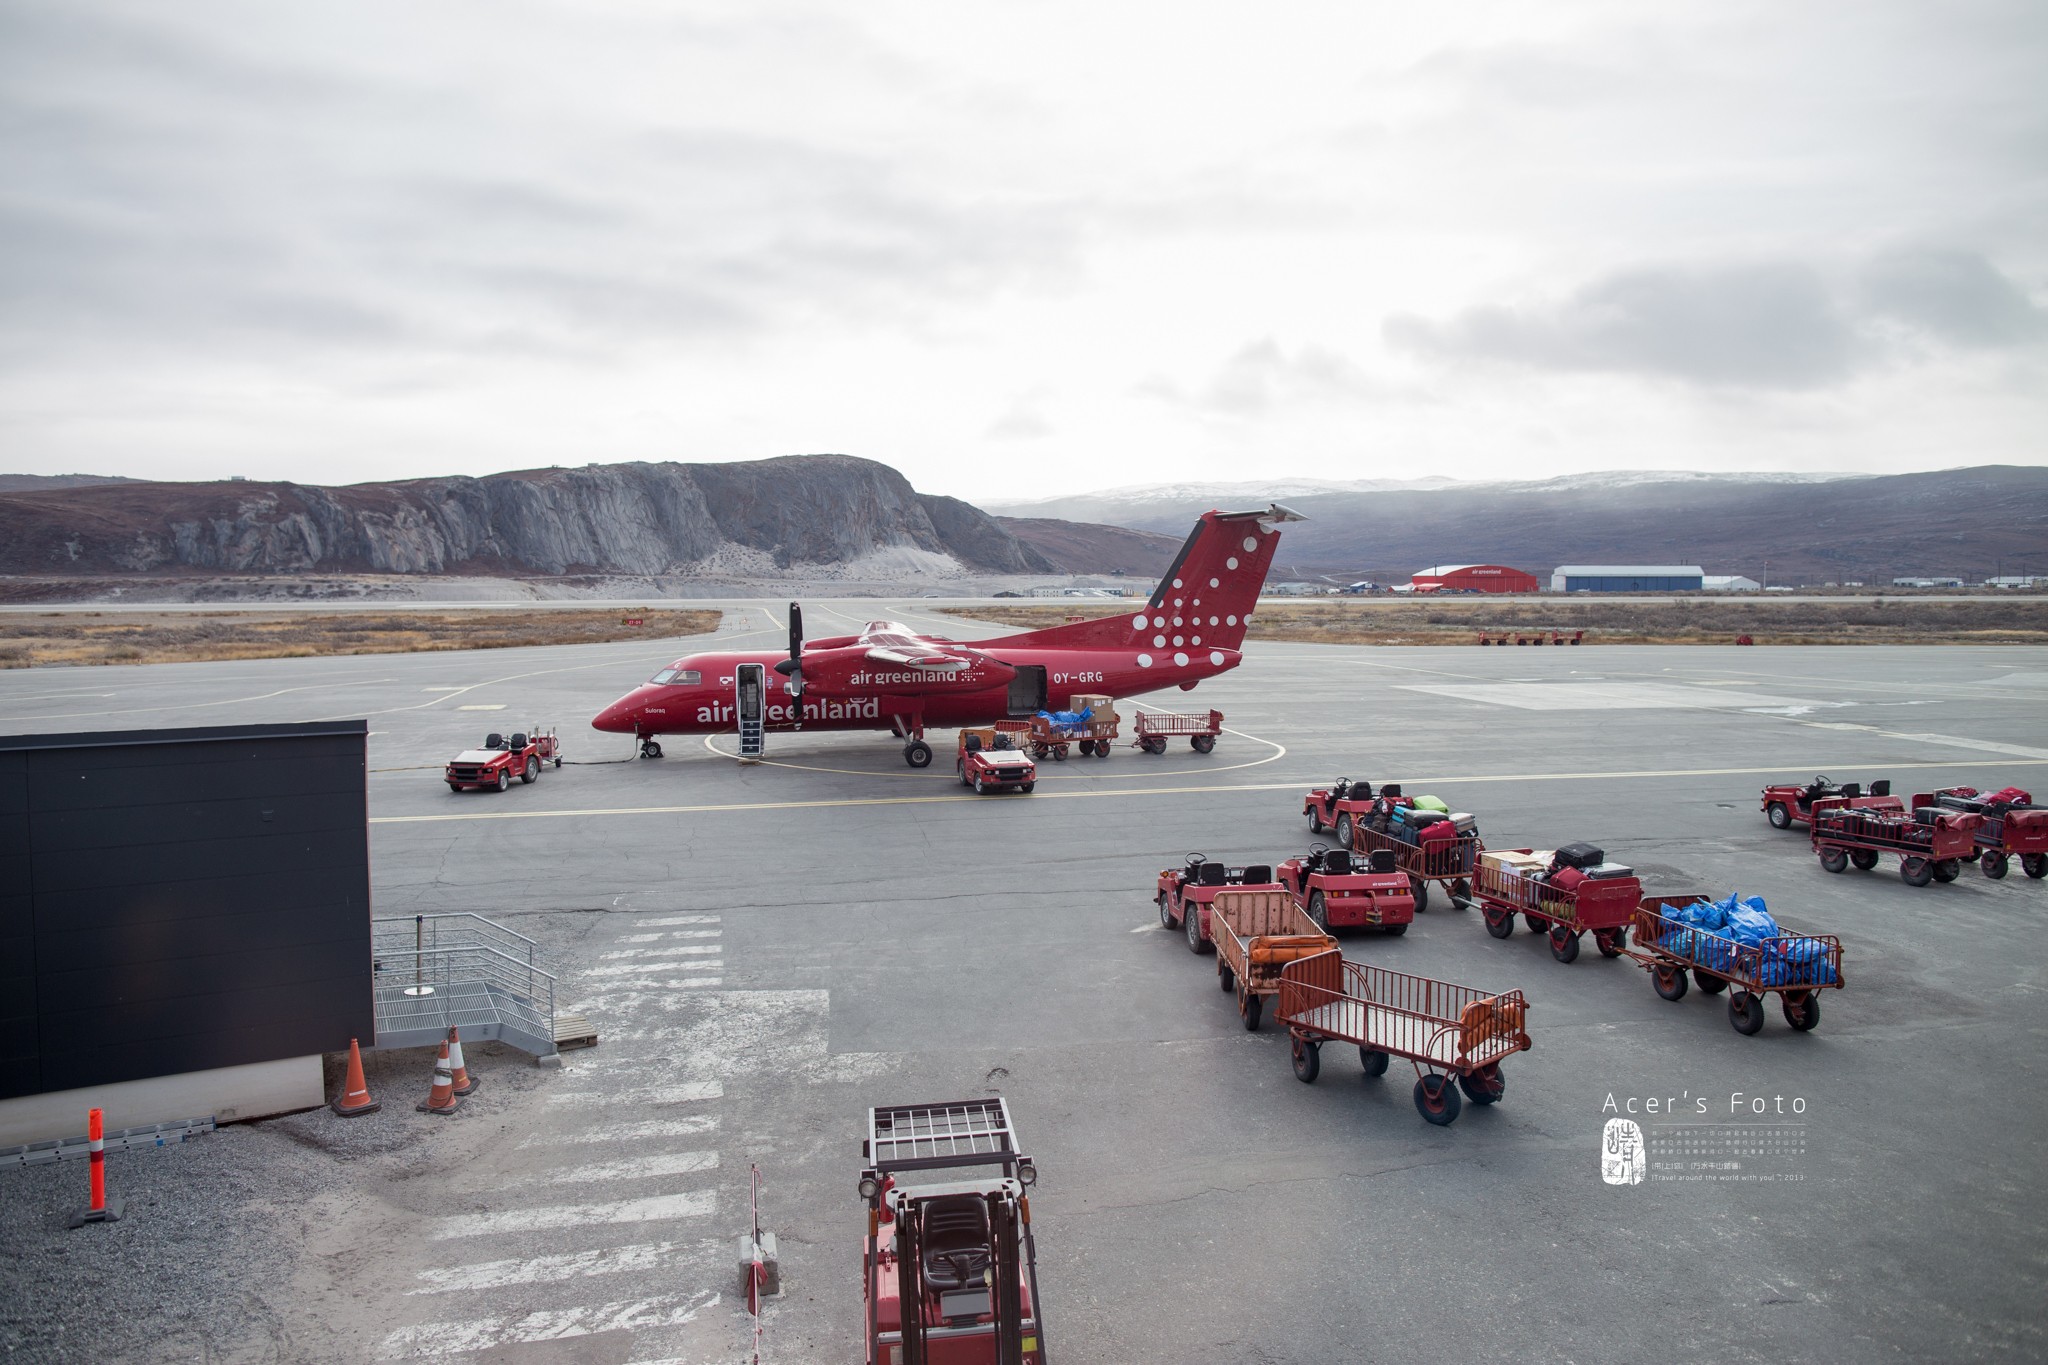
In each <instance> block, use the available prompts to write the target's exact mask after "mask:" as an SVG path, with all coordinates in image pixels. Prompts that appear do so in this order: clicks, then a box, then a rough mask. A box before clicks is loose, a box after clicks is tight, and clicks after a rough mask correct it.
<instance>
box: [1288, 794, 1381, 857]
mask: <svg viewBox="0 0 2048 1365" xmlns="http://www.w3.org/2000/svg"><path fill="white" fill-rule="evenodd" d="M1372 805H1373V794H1372V783H1370V782H1353V781H1352V780H1351V779H1350V778H1348V777H1340V778H1338V779H1337V780H1336V781H1335V782H1333V783H1331V784H1330V785H1329V786H1327V787H1317V788H1316V789H1315V790H1313V791H1311V792H1310V793H1309V794H1308V795H1307V796H1304V797H1302V798H1301V813H1302V814H1303V815H1306V816H1307V817H1308V828H1309V833H1311V834H1321V833H1322V832H1323V831H1324V830H1326V829H1327V830H1334V831H1335V832H1336V835H1337V845H1338V847H1340V848H1350V847H1351V831H1352V829H1353V828H1355V827H1356V826H1357V825H1359V824H1360V823H1362V822H1363V821H1365V820H1368V819H1370V818H1371V817H1372Z"/></svg>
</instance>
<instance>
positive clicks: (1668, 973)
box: [1650, 967, 1690, 1000]
mask: <svg viewBox="0 0 2048 1365" xmlns="http://www.w3.org/2000/svg"><path fill="white" fill-rule="evenodd" d="M1650 984H1651V985H1652V986H1655V987H1656V988H1657V994H1659V995H1661V996H1663V997H1664V998H1665V999H1666V1000H1683V999H1685V991H1686V987H1687V986H1688V985H1689V984H1690V983H1689V982H1687V981H1686V979H1685V969H1684V968H1683V967H1653V968H1651V969H1650Z"/></svg>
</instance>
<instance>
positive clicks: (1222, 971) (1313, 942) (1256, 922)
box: [1209, 890, 1337, 1032]
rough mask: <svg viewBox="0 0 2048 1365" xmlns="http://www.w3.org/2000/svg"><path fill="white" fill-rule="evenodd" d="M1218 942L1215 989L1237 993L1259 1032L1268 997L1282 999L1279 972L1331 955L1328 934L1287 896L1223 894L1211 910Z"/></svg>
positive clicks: (1241, 1013)
mask: <svg viewBox="0 0 2048 1365" xmlns="http://www.w3.org/2000/svg"><path fill="white" fill-rule="evenodd" d="M1209 930H1210V932H1211V933H1212V934H1213V935H1214V936H1215V940H1216V983H1217V985H1219V986H1221V987H1222V988H1223V990H1224V992H1225V993H1226V994H1228V993H1229V992H1231V991H1233V990H1234V991H1236V992H1237V1017H1238V1018H1240V1019H1242V1020H1244V1026H1245V1027H1246V1028H1247V1029H1250V1030H1253V1031H1254V1032H1256V1031H1257V1029H1258V1027H1259V1016H1260V1015H1261V1014H1262V1013H1264V1011H1265V1008H1266V1000H1267V999H1268V997H1271V996H1275V995H1278V994H1279V993H1280V971H1281V969H1282V968H1283V967H1285V966H1286V965H1287V964H1288V963H1290V962H1292V961H1294V960H1295V959H1296V958H1302V957H1307V956H1309V955H1310V954H1312V953H1322V952H1328V951H1329V950H1330V949H1332V948H1335V947H1336V946H1337V940H1335V939H1333V938H1331V937H1330V936H1329V935H1328V934H1327V933H1325V932H1324V931H1323V929H1322V927H1321V926H1319V925H1318V924H1317V923H1316V922H1315V921H1314V920H1312V919H1310V918H1309V917H1308V915H1307V914H1306V913H1305V912H1304V911H1303V910H1302V908H1301V907H1300V906H1298V905H1296V904H1295V903H1294V897H1292V896H1290V895H1288V894H1287V893H1286V892H1285V891H1231V890H1225V891H1223V892H1220V893H1219V894H1218V895H1217V897H1216V899H1215V901H1214V902H1213V903H1212V904H1211V905H1210V907H1209Z"/></svg>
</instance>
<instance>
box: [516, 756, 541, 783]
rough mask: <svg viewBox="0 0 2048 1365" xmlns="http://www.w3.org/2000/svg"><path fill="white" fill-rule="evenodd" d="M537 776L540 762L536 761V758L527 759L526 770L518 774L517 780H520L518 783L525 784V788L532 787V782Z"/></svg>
mask: <svg viewBox="0 0 2048 1365" xmlns="http://www.w3.org/2000/svg"><path fill="white" fill-rule="evenodd" d="M539 776H540V760H539V759H537V758H529V759H527V760H526V770H525V771H524V772H522V773H520V774H519V780H520V781H521V782H522V783H525V784H526V785H527V786H532V785H533V782H534V780H535V779H536V778H538V777H539Z"/></svg>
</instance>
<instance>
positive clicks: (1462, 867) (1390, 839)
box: [1351, 822, 1486, 914]
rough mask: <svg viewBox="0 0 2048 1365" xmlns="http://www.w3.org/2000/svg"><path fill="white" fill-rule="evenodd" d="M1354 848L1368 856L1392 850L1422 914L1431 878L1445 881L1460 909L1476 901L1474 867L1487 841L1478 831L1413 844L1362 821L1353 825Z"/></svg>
mask: <svg viewBox="0 0 2048 1365" xmlns="http://www.w3.org/2000/svg"><path fill="white" fill-rule="evenodd" d="M1351 848H1352V851H1353V852H1356V853H1362V854H1364V855H1366V856H1367V857H1371V856H1372V855H1373V854H1375V853H1383V852H1391V853H1392V854H1393V855H1394V866H1395V867H1396V868H1398V869H1400V870H1401V871H1402V872H1405V873H1407V874H1408V889H1409V891H1410V892H1412V893H1413V894H1414V896H1415V910H1416V913H1417V914H1420V913H1421V912H1422V911H1424V910H1427V909H1429V884H1430V883H1431V882H1443V883H1444V884H1445V888H1446V889H1447V890H1448V891H1449V892H1450V896H1451V904H1452V905H1454V906H1456V907H1458V908H1459V909H1460V910H1463V909H1466V908H1467V907H1468V906H1470V905H1471V904H1472V869H1473V867H1474V866H1475V865H1476V864H1477V862H1478V858H1479V855H1480V854H1481V853H1483V852H1484V851H1485V850H1486V845H1485V844H1484V843H1482V842H1480V838H1479V836H1478V835H1477V834H1461V835H1459V836H1458V837H1457V838H1455V839H1439V840H1436V841H1435V842H1433V843H1429V844H1411V843H1409V842H1408V841H1407V840H1406V839H1399V838H1396V837H1395V836H1393V835H1391V834H1387V833H1384V832H1382V831H1380V830H1377V829H1374V828H1373V827H1372V826H1371V825H1368V824H1365V823H1363V822H1360V823H1357V824H1354V825H1353V826H1352V827H1351Z"/></svg>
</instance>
